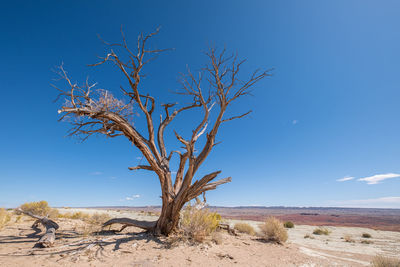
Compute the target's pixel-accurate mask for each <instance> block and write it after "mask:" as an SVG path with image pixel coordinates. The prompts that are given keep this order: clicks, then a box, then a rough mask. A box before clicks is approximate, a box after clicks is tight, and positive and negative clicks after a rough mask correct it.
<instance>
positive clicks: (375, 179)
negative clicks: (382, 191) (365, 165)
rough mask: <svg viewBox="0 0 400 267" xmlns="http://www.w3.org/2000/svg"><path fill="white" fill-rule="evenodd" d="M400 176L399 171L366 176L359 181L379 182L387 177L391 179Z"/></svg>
mask: <svg viewBox="0 0 400 267" xmlns="http://www.w3.org/2000/svg"><path fill="white" fill-rule="evenodd" d="M397 177H400V174H397V173H386V174H377V175H373V176H369V177H364V178H360V179H358V181H365V182H367V184H378V183H379V182H381V181H383V180H386V179H391V178H397Z"/></svg>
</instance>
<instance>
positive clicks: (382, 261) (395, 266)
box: [371, 255, 400, 267]
mask: <svg viewBox="0 0 400 267" xmlns="http://www.w3.org/2000/svg"><path fill="white" fill-rule="evenodd" d="M371 266H372V267H400V260H399V259H394V258H389V257H385V256H381V255H378V256H375V257H374V259H373V260H372V262H371Z"/></svg>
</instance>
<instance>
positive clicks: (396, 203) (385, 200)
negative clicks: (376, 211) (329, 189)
mask: <svg viewBox="0 0 400 267" xmlns="http://www.w3.org/2000/svg"><path fill="white" fill-rule="evenodd" d="M334 204H335V205H338V206H341V207H360V208H396V209H397V208H400V197H380V198H370V199H355V200H346V201H336V202H334Z"/></svg>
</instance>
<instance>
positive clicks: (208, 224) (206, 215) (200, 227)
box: [180, 205, 221, 242]
mask: <svg viewBox="0 0 400 267" xmlns="http://www.w3.org/2000/svg"><path fill="white" fill-rule="evenodd" d="M220 221H221V216H220V215H219V214H218V213H215V212H210V211H209V210H208V209H197V208H196V207H192V206H191V205H187V206H186V207H185V209H184V210H183V211H182V213H181V221H180V227H181V230H182V231H183V234H184V235H186V236H187V237H189V238H191V239H193V240H194V241H196V242H203V241H204V239H205V238H206V237H207V236H209V235H210V234H211V233H212V232H214V231H215V230H216V229H217V227H218V225H219V222H220Z"/></svg>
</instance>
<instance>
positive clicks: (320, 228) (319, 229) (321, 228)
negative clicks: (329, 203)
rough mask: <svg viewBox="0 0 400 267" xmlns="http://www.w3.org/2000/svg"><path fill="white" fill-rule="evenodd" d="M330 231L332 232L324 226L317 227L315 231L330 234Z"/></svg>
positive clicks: (316, 233) (318, 233)
mask: <svg viewBox="0 0 400 267" xmlns="http://www.w3.org/2000/svg"><path fill="white" fill-rule="evenodd" d="M330 233H331V232H330V231H329V230H328V229H326V228H324V227H318V228H315V229H314V231H313V234H314V235H329V234H330Z"/></svg>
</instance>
